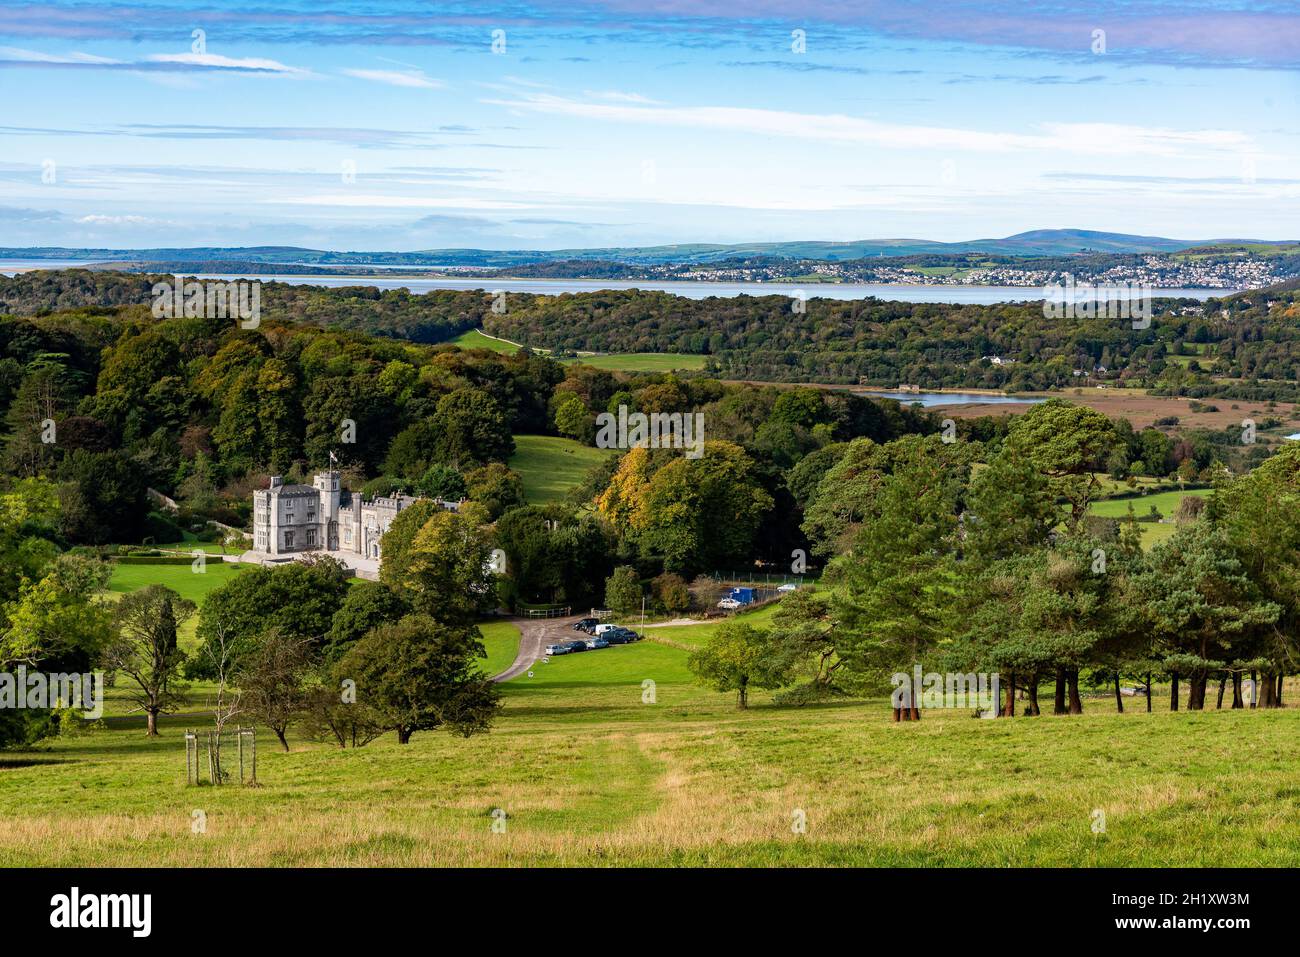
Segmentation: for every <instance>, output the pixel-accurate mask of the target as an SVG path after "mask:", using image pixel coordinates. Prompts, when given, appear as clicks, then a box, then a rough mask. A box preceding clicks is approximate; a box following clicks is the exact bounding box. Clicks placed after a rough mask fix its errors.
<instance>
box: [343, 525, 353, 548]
mask: <svg viewBox="0 0 1300 957" xmlns="http://www.w3.org/2000/svg"><path fill="white" fill-rule="evenodd" d="M343 541H345V542H347V543H348V544H349V545H351V544H352V529H350V528H347V529H344V530H343Z"/></svg>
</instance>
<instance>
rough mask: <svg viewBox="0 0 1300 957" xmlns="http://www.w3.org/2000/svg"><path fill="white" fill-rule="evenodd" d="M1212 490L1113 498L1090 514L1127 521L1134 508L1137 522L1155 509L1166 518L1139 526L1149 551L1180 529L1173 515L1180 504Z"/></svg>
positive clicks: (1103, 500) (1097, 503)
mask: <svg viewBox="0 0 1300 957" xmlns="http://www.w3.org/2000/svg"><path fill="white" fill-rule="evenodd" d="M1210 491H1211V490H1210V489H1188V490H1186V491H1169V492H1150V493H1148V494H1146V495H1140V496H1137V497H1133V498H1112V499H1101V500H1100V501H1096V502H1093V503H1092V506H1091V508H1090V509H1089V511H1090V512H1091V513H1092V514H1093V515H1100V516H1101V517H1102V518H1118V519H1124V518H1128V510H1129V506H1130V505H1131V506H1133V514H1134V515H1136V516H1137V517H1138V518H1141V517H1142V516H1144V515H1149V514H1150V513H1151V509H1152V507H1153V506H1154V507H1155V508H1156V510H1157V511H1159V512H1160V514H1161V515H1162V516H1163V520H1162V521H1160V522H1139V523H1138V528H1139V529H1140V530H1141V532H1142V548H1143V549H1148V548H1150V547H1151V546H1152V545H1155V544H1157V543H1159V542H1163V541H1166V540H1167V539H1169V538H1171V537H1173V534H1174V532H1175V531H1176V530H1177V528H1178V526H1177V525H1176V524H1175V523H1174V512H1175V511H1176V510H1177V509H1178V503H1179V502H1181V501H1182V500H1183V499H1185V498H1187V497H1188V496H1196V497H1199V498H1204V497H1205V496H1207V495H1209V494H1210Z"/></svg>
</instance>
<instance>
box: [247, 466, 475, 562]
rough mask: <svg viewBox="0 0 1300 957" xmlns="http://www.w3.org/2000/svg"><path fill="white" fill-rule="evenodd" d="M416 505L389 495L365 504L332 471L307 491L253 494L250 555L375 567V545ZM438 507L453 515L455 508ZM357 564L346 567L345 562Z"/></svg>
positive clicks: (277, 483) (276, 481) (276, 488)
mask: <svg viewBox="0 0 1300 957" xmlns="http://www.w3.org/2000/svg"><path fill="white" fill-rule="evenodd" d="M417 501H419V499H417V498H415V497H413V496H410V495H394V496H389V497H383V496H381V497H379V498H376V499H373V500H366V499H363V498H362V497H361V494H360V493H359V492H349V491H348V490H346V489H344V488H341V487H340V483H339V473H338V472H337V471H333V470H331V471H328V472H320V473H318V474H317V475H316V477H315V478H314V479H313V480H312V484H311V485H285V484H284V479H283V478H281V477H280V476H278V475H277V476H274V477H272V479H271V487H270V488H268V489H265V490H263V491H257V492H254V493H253V549H254V551H255V552H258V553H260V554H264V555H267V556H280V557H283V558H293V557H294V556H296V555H299V554H302V553H304V552H326V553H336V556H335V557H338V558H340V559H342V560H344V562H345V564H348V565H352V566H353V567H355V566H357V565H361V566H362V567H365V566H369V565H371V563H373V564H374V566H375V567H377V566H378V563H379V560H380V558H381V555H380V550H379V540H380V539H381V538H382V537H383V534H384V532H386V531H388V526H389V525H391V524H392V523H393V519H394V518H396V517H397V514H398V512H400V511H402V509H404V508H409V507H410V506H412V505H414V504H415V503H416V502H417ZM441 504H442V506H443V507H444V508H446V509H448V510H450V511H456V510H457V508H458V506H457V503H455V502H442V503H441ZM353 556H355V557H356V558H360V559H361V561H360V562H352V561H348V558H349V557H353Z"/></svg>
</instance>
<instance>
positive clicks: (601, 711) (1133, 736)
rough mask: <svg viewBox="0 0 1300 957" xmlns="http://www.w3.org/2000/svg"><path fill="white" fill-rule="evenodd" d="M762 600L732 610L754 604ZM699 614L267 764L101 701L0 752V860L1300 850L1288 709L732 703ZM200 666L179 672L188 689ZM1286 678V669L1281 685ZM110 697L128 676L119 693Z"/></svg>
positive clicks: (696, 859) (1240, 858)
mask: <svg viewBox="0 0 1300 957" xmlns="http://www.w3.org/2000/svg"><path fill="white" fill-rule="evenodd" d="M216 569H220V571H219V572H217V573H216V574H214V571H215V570H216ZM238 573H239V571H238V568H237V567H236V566H213V565H210V566H208V571H207V572H206V573H205V574H203V575H197V574H194V573H193V572H191V571H190V569H189V566H163V565H152V566H150V565H139V566H118V568H117V569H116V570H115V573H114V577H113V581H112V585H111V589H112V590H111V591H110V592H109V596H108V597H109V598H110V599H111V598H112V597H113V596H115V595H120V594H121V593H122V592H124V591H127V590H130V589H131V588H134V587H141V586H142V585H143V584H147V583H150V582H154V581H158V582H162V583H164V584H168V585H169V586H171V587H173V588H176V589H177V590H184V591H185V592H186V593H187V594H188V596H189V597H194V598H196V600H198V599H199V598H201V593H204V592H206V590H210V589H211V588H213V587H216V586H217V585H219V584H221V583H222V582H224V581H229V580H230V577H231V576H232V575H235V574H238ZM774 611H775V606H767V607H765V608H761V609H758V610H757V611H755V612H752V613H748V614H745V615H743V616H742V618H743V619H744V620H747V621H750V622H752V623H754V624H759V625H762V624H765V623H767V621H768V620H769V619H770V618H771V615H772V614H773V613H774ZM481 628H482V631H483V634H484V644H485V647H486V651H487V656H486V658H485V659H484V663H483V667H484V670H485V672H486V673H489V674H495V673H498V672H499V671H501V670H503V669H504V668H505V667H506V666H507V665H508V664H509V663H510V662H511V661H512V660H513V659H514V656H515V654H516V652H517V649H518V643H519V633H518V631H517V629H516V628H515V626H514V625H513V624H511V623H510V622H508V621H491V622H487V623H484V624H483V625H482V626H481ZM716 628H717V624H716V623H709V624H702V625H684V626H669V627H660V628H654V629H648V630H647V635H648V640H644V641H641V642H638V643H636V644H633V645H627V646H616V647H612V648H608V649H603V650H601V651H597V652H587V653H583V654H577V655H566V656H562V657H557V658H554V659H552V660H550V661H547V662H538V663H537V664H536V665H535V666H534V667H533V668H532V669H531V674H525V675H521V676H520V677H518V678H516V679H514V680H512V681H510V682H507V683H506V684H504V685H503V686H502V687H503V692H504V710H503V712H502V714H501V715H500V717H499V718H498V720H497V722H496V724H495V726H494V728H493V729H492V731H491V732H490V733H488V734H485V735H480V736H477V737H474V738H470V739H467V740H466V739H460V738H453V737H451V736H450V735H447V734H445V733H442V732H420V733H417V734H416V735H415V736H414V738H413V740H412V742H411V743H410V744H409V745H406V746H401V745H398V744H397V743H396V740H395V737H394V736H392V735H389V736H386V737H384V738H382V739H380V740H378V741H376V742H374V743H372V744H370V745H369V746H367V747H365V748H361V749H356V750H352V749H349V750H339V749H337V748H335V747H333V746H332V745H329V744H325V743H321V742H316V741H310V740H307V739H305V738H304V737H303V736H302V735H301V733H300V730H298V729H293V728H291V730H290V746H291V749H290V751H289V752H288V753H285V752H283V751H281V750H280V749H279V747H278V744H277V743H276V742H275V739H274V736H273V735H271V734H270V733H269V732H265V733H262V734H259V739H258V744H259V748H258V777H259V781H260V784H261V786H260V787H257V788H242V787H239V786H237V785H234V786H225V787H221V788H213V787H210V786H203V787H186V786H185V757H184V745H183V738H182V736H181V731H182V729H184V728H185V727H193V726H199V725H203V724H205V723H206V719H204V718H203V717H202V716H201V715H199V714H196V713H189V714H179V715H174V716H170V717H166V718H164V719H163V721H162V723H161V727H162V734H161V736H160V737H159V738H157V739H153V740H150V739H148V738H146V737H145V736H144V733H143V719H141V718H139V717H134V718H128V719H123V718H121V717H118V718H116V719H115V720H112V721H108V722H103V723H101V724H100V725H98V726H93V727H91V728H89V729H86V730H83V731H81V732H79V733H76V734H72V735H67V736H63V737H59V738H55V739H52V740H49V741H46V742H42V744H41V745H40V746H39V747H38V748H36V749H33V750H29V751H18V752H7V753H5V754H3V755H0V865H3V866H78V865H84V866H95V865H99V866H103V865H108V866H212V865H237V866H327V865H338V866H363V865H366V866H380V865H387V866H427V865H460V866H479V865H541V866H549V865H579V866H590V865H596V866H611V865H661V866H692V865H715V866H744V865H864V866H885V865H889V866H963V865H982V866H1005V865H1008V864H1011V865H1034V866H1138V865H1189V866H1202V865H1205V866H1209V865H1215V866H1255V865H1287V864H1291V865H1294V864H1295V863H1297V862H1300V779H1298V778H1297V776H1296V773H1295V767H1294V752H1295V742H1296V741H1297V740H1300V709H1294V708H1286V709H1282V710H1277V711H1272V710H1270V711H1262V710H1260V711H1249V710H1246V711H1235V712H1234V711H1229V710H1224V711H1216V710H1209V711H1205V712H1200V713H1191V712H1187V711H1183V712H1178V713H1171V712H1169V711H1168V696H1167V692H1162V689H1157V696H1156V698H1155V712H1154V713H1152V714H1147V713H1146V712H1145V702H1144V700H1143V699H1141V698H1126V699H1125V707H1126V713H1125V714H1122V715H1120V714H1116V712H1115V704H1114V701H1113V699H1112V698H1111V697H1110V695H1109V694H1108V693H1107V692H1106V691H1104V690H1097V691H1096V692H1094V693H1093V694H1091V695H1089V696H1087V697H1086V698H1085V703H1084V709H1085V713H1084V714H1083V715H1082V716H1077V717H1066V716H1059V717H1058V716H1050V715H1044V716H1042V717H1040V718H1033V719H1029V718H1017V719H1014V720H1006V719H999V720H977V719H975V718H973V717H972V716H971V712H970V711H969V710H967V709H949V710H931V711H927V712H925V717H924V719H923V720H922V721H921V722H919V723H902V724H894V723H892V722H891V721H890V720H889V708H888V702H887V701H886V700H885V699H883V698H881V699H874V700H848V699H846V700H842V701H837V702H833V703H828V704H820V705H814V706H806V707H777V706H775V705H773V704H772V695H771V693H769V692H765V691H756V692H753V693H752V694H751V702H752V705H751V708H750V709H749V710H747V711H739V710H737V709H736V707H735V696H734V694H732V693H720V692H715V691H712V690H709V689H707V688H705V687H703V686H702V685H700V684H699V683H698V682H696V681H695V680H694V679H693V677H692V675H691V673H690V672H689V670H688V668H687V664H686V662H687V657H688V655H689V653H690V651H691V650H692V649H693V648H696V647H698V646H699V645H700V644H701V643H703V642H704V641H705V640H706V639H707V638H708V636H709V635H710V634H711V633H712V632H713V631H714V630H715V629H716ZM186 631H187V633H186V636H185V637H183V642H184V643H185V644H186V645H187V646H191V647H192V643H193V640H194V639H193V628H192V623H191V624H190V626H189V627H187V630H186ZM1214 690H1215V688H1214V686H1212V687H1211V693H1210V696H1209V697H1210V703H1211V705H1212V704H1213V699H1214ZM207 691H210V689H205V688H196V689H195V697H194V706H195V708H196V709H197V708H201V707H202V696H203V694H204V693H205V692H207ZM1298 693H1300V687H1297V683H1296V682H1294V681H1293V682H1291V683H1290V685H1289V686H1288V688H1287V690H1286V698H1287V700H1289V701H1294V700H1295V695H1296V694H1298ZM1045 700H1049V701H1050V690H1049V691H1048V697H1047V699H1045ZM115 701H116V704H115V703H114V702H115ZM108 713H109V714H110V715H114V714H116V715H119V716H120V715H122V714H124V713H125V702H124V701H123V700H119V699H118V698H115V697H114V696H113V695H110V701H109V707H108ZM497 808H500V809H502V810H503V811H504V812H505V814H506V815H507V817H506V829H505V832H504V833H497V832H494V831H493V828H492V825H493V817H492V812H493V810H494V809H497ZM196 811H200V812H202V817H203V819H204V820H205V821H206V827H205V829H204V830H202V831H201V832H199V833H196V832H195V831H194V829H193V827H192V822H193V821H194V820H195V817H196V815H195V813H194V812H196ZM1097 811H1101V812H1103V813H1104V815H1105V830H1104V832H1102V833H1094V830H1093V826H1094V822H1095V821H1097V820H1098V817H1097V815H1096V813H1095V812H1097ZM800 816H802V817H803V819H804V820H806V831H805V832H804V833H796V829H795V828H794V826H793V825H794V823H795V821H796V820H797V819H798V818H799V817H800ZM1225 833H1227V834H1231V839H1227V840H1226V839H1224V836H1223V835H1224V834H1225Z"/></svg>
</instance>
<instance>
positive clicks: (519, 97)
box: [484, 92, 1252, 156]
mask: <svg viewBox="0 0 1300 957" xmlns="http://www.w3.org/2000/svg"><path fill="white" fill-rule="evenodd" d="M484 102H486V103H489V104H493V105H496V106H504V107H509V108H511V109H517V110H527V111H530V112H536V113H549V114H558V115H565V116H574V117H578V118H581V119H587V120H593V121H601V122H607V121H612V122H622V123H641V124H646V125H654V126H679V127H693V128H700V129H708V130H721V131H729V132H735V133H754V134H758V135H762V136H778V137H789V138H795V139H806V140H818V141H824V142H843V143H867V144H870V145H872V146H879V147H885V148H889V149H931V150H957V151H969V152H1023V151H1039V150H1050V151H1055V152H1061V153H1066V154H1070V153H1080V154H1119V155H1128V154H1133V153H1142V154H1147V155H1158V156H1174V155H1180V154H1184V153H1186V152H1187V151H1188V150H1189V149H1193V148H1199V149H1202V150H1211V151H1219V150H1233V151H1240V150H1243V149H1246V148H1248V147H1249V146H1250V145H1251V143H1252V140H1251V138H1250V137H1249V136H1248V135H1247V134H1245V133H1241V132H1238V131H1235V130H1171V129H1164V128H1159V127H1155V128H1149V127H1140V126H1129V125H1122V124H1116V123H1046V124H1043V126H1042V128H1041V129H1042V132H1035V133H1009V132H999V131H990V130H974V129H961V128H958V127H942V126H913V125H909V124H904V123H890V122H881V121H878V120H870V119H865V118H863V117H857V116H846V115H844V114H840V113H794V112H791V111H787V110H768V109H758V108H752V107H731V106H687V107H667V106H641V105H634V104H626V103H610V102H599V103H598V102H590V101H582V100H576V99H571V98H567V97H563V96H557V95H555V94H551V93H533V92H520V93H516V94H515V98H514V99H508V100H504V99H497V100H485V101H484Z"/></svg>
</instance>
